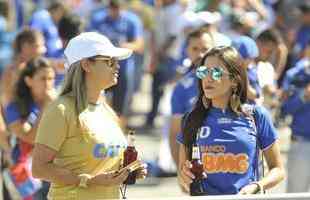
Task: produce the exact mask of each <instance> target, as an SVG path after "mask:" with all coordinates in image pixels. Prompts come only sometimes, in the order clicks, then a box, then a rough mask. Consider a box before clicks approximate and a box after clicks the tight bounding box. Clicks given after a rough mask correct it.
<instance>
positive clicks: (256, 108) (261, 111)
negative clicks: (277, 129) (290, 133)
mask: <svg viewBox="0 0 310 200" xmlns="http://www.w3.org/2000/svg"><path fill="white" fill-rule="evenodd" d="M242 111H243V112H244V113H246V114H247V115H252V116H254V117H255V118H261V117H268V116H269V115H270V114H269V112H268V110H267V109H266V108H265V107H264V106H261V105H256V104H255V105H254V104H243V105H242Z"/></svg>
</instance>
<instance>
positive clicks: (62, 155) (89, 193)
mask: <svg viewBox="0 0 310 200" xmlns="http://www.w3.org/2000/svg"><path fill="white" fill-rule="evenodd" d="M64 54H65V58H66V62H67V67H68V70H67V73H66V78H65V83H64V87H63V90H62V91H61V92H60V96H59V98H58V99H56V100H55V101H54V102H53V103H51V104H50V105H48V106H47V107H46V108H44V109H45V110H44V115H43V116H42V117H41V119H40V120H41V121H40V125H39V127H38V130H37V135H36V140H35V145H34V150H33V164H32V173H33V176H34V177H35V178H39V179H43V180H46V181H49V182H51V183H52V184H51V188H50V191H49V194H48V196H49V199H53V200H58V199H71V200H73V199H74V200H77V199H87V200H95V199H119V198H120V193H119V187H120V185H121V184H122V183H123V182H124V181H125V179H126V178H127V176H128V174H129V172H130V170H122V169H121V160H122V154H123V151H124V149H125V148H126V146H127V142H126V139H125V136H124V133H123V131H122V129H121V126H120V123H119V118H118V116H117V115H116V113H115V112H114V111H113V109H112V108H111V107H110V106H109V105H108V104H107V101H106V99H105V98H104V97H103V96H102V92H104V90H106V89H108V88H110V87H112V86H113V85H115V84H117V82H118V73H119V65H118V61H119V60H123V59H127V58H129V57H130V55H131V54H132V51H131V50H129V49H126V48H118V47H115V46H114V45H113V44H112V43H111V41H110V40H109V39H108V38H107V37H105V36H104V35H101V34H99V33H96V32H86V33H82V34H79V35H78V36H76V37H74V38H72V39H71V40H70V41H69V43H68V45H67V47H66V49H65V51H64ZM136 167H137V170H138V171H137V177H138V178H143V177H145V175H146V170H145V167H146V166H144V165H143V164H142V163H141V162H137V166H136Z"/></svg>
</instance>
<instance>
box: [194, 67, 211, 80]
mask: <svg viewBox="0 0 310 200" xmlns="http://www.w3.org/2000/svg"><path fill="white" fill-rule="evenodd" d="M208 74H209V71H208V68H207V67H206V66H200V67H198V68H197V70H196V76H197V77H198V78H199V79H204V78H205V77H207V76H208Z"/></svg>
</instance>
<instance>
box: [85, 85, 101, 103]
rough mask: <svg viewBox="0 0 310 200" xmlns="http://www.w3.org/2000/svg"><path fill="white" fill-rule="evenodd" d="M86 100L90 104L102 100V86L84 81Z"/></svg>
mask: <svg viewBox="0 0 310 200" xmlns="http://www.w3.org/2000/svg"><path fill="white" fill-rule="evenodd" d="M86 89H87V100H88V102H89V103H91V104H98V103H100V101H102V88H99V87H98V86H96V84H93V83H90V81H87V82H86Z"/></svg>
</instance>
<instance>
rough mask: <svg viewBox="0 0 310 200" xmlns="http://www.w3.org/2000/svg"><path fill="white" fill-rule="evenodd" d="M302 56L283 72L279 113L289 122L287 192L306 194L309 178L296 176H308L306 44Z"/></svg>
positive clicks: (309, 68) (309, 63)
mask: <svg viewBox="0 0 310 200" xmlns="http://www.w3.org/2000/svg"><path fill="white" fill-rule="evenodd" d="M305 56H306V57H305V58H304V59H302V60H300V61H299V62H297V64H296V66H295V67H293V68H292V69H290V70H289V71H287V73H286V76H285V78H284V81H283V90H284V92H285V94H286V98H287V99H286V100H285V101H284V103H283V105H282V107H281V112H282V114H283V115H285V116H291V117H292V120H293V121H292V123H291V124H290V128H291V130H292V141H291V147H290V150H289V154H288V162H287V163H288V184H287V192H307V191H308V189H309V186H310V185H309V183H310V177H309V176H300V174H307V173H308V171H309V169H308V166H309V165H310V158H309V156H308V155H309V154H310V125H309V123H308V121H309V118H310V43H308V45H307V48H306V55H305ZM287 96H288V97H287Z"/></svg>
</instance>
